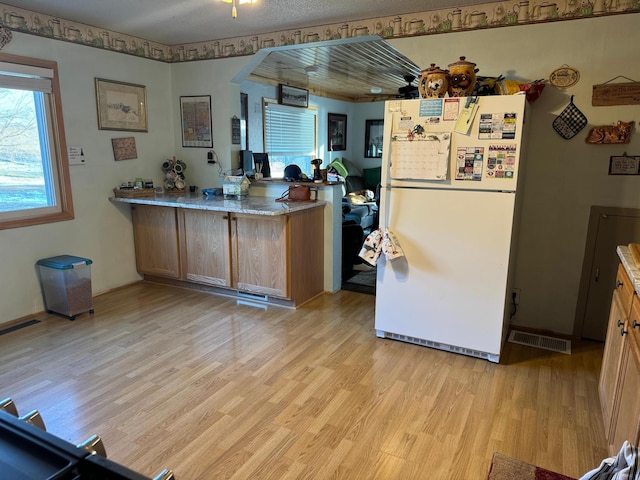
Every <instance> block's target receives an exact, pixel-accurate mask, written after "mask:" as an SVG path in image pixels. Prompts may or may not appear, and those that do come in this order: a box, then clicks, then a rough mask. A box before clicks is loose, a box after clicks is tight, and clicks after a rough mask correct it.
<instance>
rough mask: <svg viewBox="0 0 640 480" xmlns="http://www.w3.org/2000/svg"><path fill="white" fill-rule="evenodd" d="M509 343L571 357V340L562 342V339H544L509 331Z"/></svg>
mask: <svg viewBox="0 0 640 480" xmlns="http://www.w3.org/2000/svg"><path fill="white" fill-rule="evenodd" d="M509 343H517V344H519V345H529V346H530V347H537V348H542V349H543V350H551V351H553V352H558V353H566V354H568V355H571V340H564V339H562V338H554V337H545V336H544V335H536V334H533V333H525V332H520V331H518V330H511V333H510V334H509Z"/></svg>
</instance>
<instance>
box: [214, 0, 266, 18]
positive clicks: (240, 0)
mask: <svg viewBox="0 0 640 480" xmlns="http://www.w3.org/2000/svg"><path fill="white" fill-rule="evenodd" d="M222 1H223V2H224V3H230V4H232V7H231V18H238V8H237V6H236V2H237V3H239V4H240V5H244V4H245V3H257V2H258V0H222Z"/></svg>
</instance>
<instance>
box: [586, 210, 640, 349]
mask: <svg viewBox="0 0 640 480" xmlns="http://www.w3.org/2000/svg"><path fill="white" fill-rule="evenodd" d="M602 215H618V216H629V217H640V209H638V208H624V207H604V206H600V205H592V206H591V210H590V212H589V226H588V227H587V240H586V243H585V247H584V256H583V259H582V273H581V275H580V286H579V288H578V300H577V304H576V314H575V318H574V321H573V336H574V337H575V338H581V336H582V327H583V325H584V317H585V313H586V308H587V298H588V294H589V284H590V281H591V269H592V268H593V257H594V255H595V251H596V243H597V239H598V235H597V234H598V225H599V219H600V217H601V216H602ZM611 291H612V292H613V285H612V286H611Z"/></svg>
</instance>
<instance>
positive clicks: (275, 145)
mask: <svg viewBox="0 0 640 480" xmlns="http://www.w3.org/2000/svg"><path fill="white" fill-rule="evenodd" d="M316 114H317V111H316V110H313V109H307V108H298V107H289V106H285V105H279V104H277V103H267V104H266V105H265V119H264V128H265V149H266V151H267V152H269V153H270V154H291V153H298V154H311V153H314V154H315V151H316Z"/></svg>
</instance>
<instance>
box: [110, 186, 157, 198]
mask: <svg viewBox="0 0 640 480" xmlns="http://www.w3.org/2000/svg"><path fill="white" fill-rule="evenodd" d="M113 194H114V195H115V196H116V197H118V198H144V197H153V195H154V194H155V190H154V189H153V188H141V189H140V188H125V189H120V188H114V189H113Z"/></svg>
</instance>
